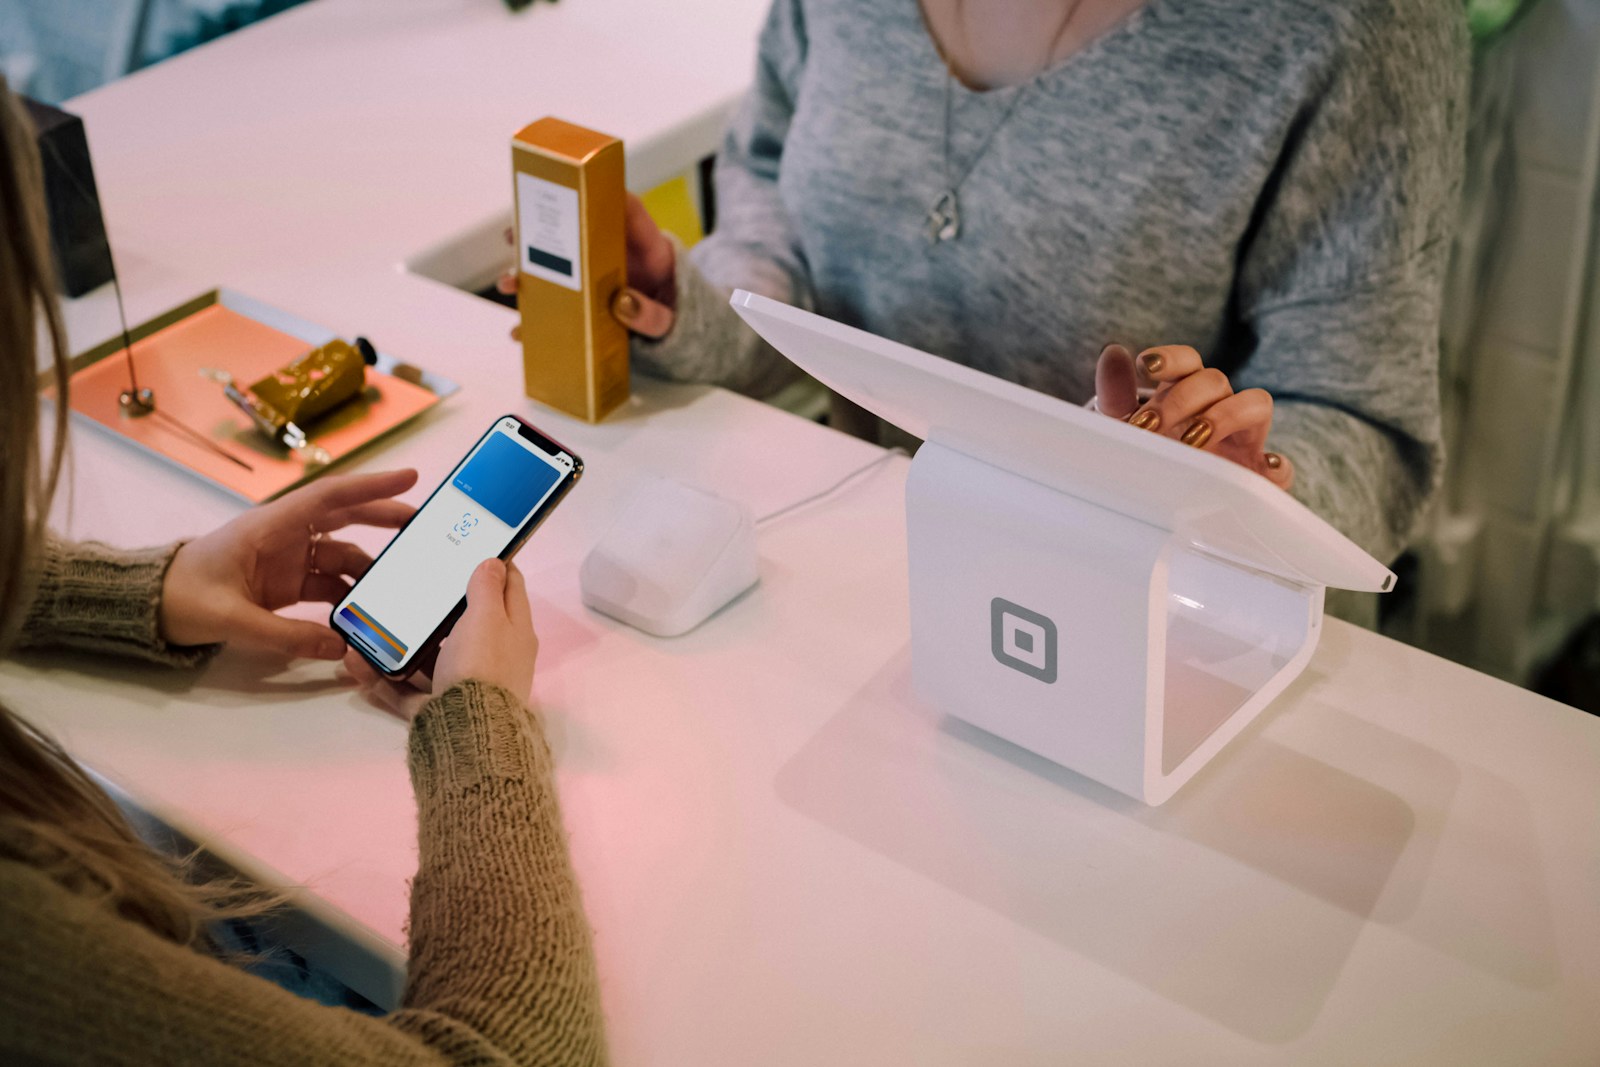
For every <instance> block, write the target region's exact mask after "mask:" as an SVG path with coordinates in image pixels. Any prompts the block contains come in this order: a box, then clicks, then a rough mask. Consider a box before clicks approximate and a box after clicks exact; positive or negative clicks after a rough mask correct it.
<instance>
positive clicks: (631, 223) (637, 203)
mask: <svg viewBox="0 0 1600 1067" xmlns="http://www.w3.org/2000/svg"><path fill="white" fill-rule="evenodd" d="M624 210H625V214H624V215H623V229H624V231H625V232H626V234H627V257H628V284H629V285H631V286H633V287H634V288H636V289H642V290H644V291H645V292H648V293H651V294H654V295H660V293H661V292H662V291H663V289H665V287H667V286H668V285H669V284H670V283H671V282H672V279H673V274H674V272H675V268H676V266H677V264H676V262H675V261H674V257H673V252H672V242H670V241H668V240H667V238H666V236H665V235H664V234H662V232H661V227H660V226H658V225H656V220H655V219H653V218H651V216H650V211H649V209H648V208H646V207H645V206H644V201H643V200H640V199H639V198H638V197H637V196H634V195H633V194H631V193H630V194H629V195H628V200H627V207H626V208H625V209H624Z"/></svg>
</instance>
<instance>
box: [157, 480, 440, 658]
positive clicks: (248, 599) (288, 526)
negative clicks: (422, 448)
mask: <svg viewBox="0 0 1600 1067" xmlns="http://www.w3.org/2000/svg"><path fill="white" fill-rule="evenodd" d="M416 482H417V472H416V471H413V470H398V471H386V472H384V473H382V474H341V475H332V476H329V477H326V478H323V479H321V480H319V481H317V482H314V483H312V484H311V485H308V486H305V487H303V488H300V489H296V490H295V491H294V492H292V493H289V494H287V495H286V496H284V497H283V498H281V499H279V500H275V501H273V502H272V503H270V504H263V505H262V506H261V507H258V508H252V509H251V510H249V511H247V512H245V513H244V514H243V515H240V516H239V517H238V518H236V519H234V520H233V521H232V522H229V523H227V524H226V525H224V526H222V527H219V528H218V529H216V530H213V531H212V532H211V533H209V534H206V535H205V536H204V537H201V538H199V539H198V540H194V541H190V542H189V543H188V544H186V545H184V546H183V547H182V548H180V549H178V553H177V555H176V556H174V557H173V559H172V565H171V566H170V567H168V568H167V576H166V579H165V580H164V581H163V583H162V586H161V604H160V607H159V609H158V612H157V618H158V621H159V624H160V627H161V636H162V637H164V638H165V639H166V640H167V641H169V642H171V643H172V644H175V645H208V644H214V643H218V642H227V643H229V644H232V645H237V646H240V647H244V648H252V649H261V650H266V651H271V652H279V653H283V654H285V655H290V656H307V657H310V658H313V659H330V660H332V659H339V658H340V657H342V656H343V655H344V650H345V643H344V639H343V638H341V637H340V636H339V635H338V634H336V633H334V632H333V631H332V630H331V629H329V628H328V627H327V626H326V625H325V624H323V623H316V622H306V621H303V620H300V619H286V618H284V617H283V616H281V615H277V614H274V613H275V612H276V611H277V610H278V609H279V608H285V607H288V606H289V605H290V604H296V603H299V602H300V601H303V600H309V601H322V602H325V603H329V604H336V603H338V602H339V601H340V600H342V599H344V595H345V594H346V593H347V592H349V590H350V585H351V580H352V579H355V578H359V577H360V576H361V575H362V574H363V573H365V572H366V569H367V568H368V567H369V566H371V565H372V557H370V556H368V555H367V554H366V552H364V551H363V550H362V549H360V548H358V547H357V546H355V545H353V544H350V543H349V542H347V541H336V540H333V539H331V538H329V537H327V536H326V535H327V534H329V533H332V532H333V531H335V530H340V529H343V528H344V527H346V526H352V525H362V526H380V527H384V528H386V529H397V528H399V527H400V526H403V525H405V523H406V520H408V519H410V518H411V516H412V514H413V512H415V511H416V509H415V508H413V507H412V506H411V505H410V504H405V503H402V502H400V501H398V500H394V499H391V498H392V497H394V496H397V495H398V494H400V493H403V492H405V491H406V490H407V489H410V488H411V487H412V486H413V485H415V484H416Z"/></svg>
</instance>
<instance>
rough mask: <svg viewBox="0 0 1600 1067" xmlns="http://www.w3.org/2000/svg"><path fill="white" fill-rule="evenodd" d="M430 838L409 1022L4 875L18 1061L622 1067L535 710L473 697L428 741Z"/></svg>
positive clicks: (418, 766)
mask: <svg viewBox="0 0 1600 1067" xmlns="http://www.w3.org/2000/svg"><path fill="white" fill-rule="evenodd" d="M410 763H411V773H412V779H413V782H414V783H415V788H416V795H417V805H418V809H419V816H420V823H421V833H420V837H419V845H420V847H419V853H420V855H419V861H418V863H419V866H418V871H417V877H416V880H415V882H414V883H413V889H412V908H411V941H412V948H411V964H410V968H409V973H408V981H407V986H406V992H405V1002H404V1006H403V1007H402V1008H401V1009H400V1010H399V1011H396V1012H394V1013H393V1014H391V1015H389V1016H388V1017H386V1018H382V1019H377V1018H372V1017H369V1016H365V1015H360V1014H357V1013H355V1012H351V1011H347V1010H344V1009H341V1008H330V1007H324V1006H322V1005H319V1004H315V1003H313V1002H311V1001H308V1000H303V999H301V998H299V997H297V996H295V995H293V994H292V993H289V992H287V991H286V990H283V989H281V988H279V987H278V986H275V985H273V984H271V983H269V982H267V981H265V980H263V979H260V978H257V977H255V976H253V975H250V974H247V973H245V972H243V971H240V970H238V969H236V968H233V967H230V966H228V965H226V964H224V963H221V962H218V961H217V960H215V959H212V958H210V957H208V956H204V955H202V954H200V953H198V952H195V951H193V950H191V949H188V948H185V947H183V946H180V945H176V944H173V943H172V942H170V941H167V940H165V939H163V938H161V937H158V936H157V935H156V934H154V933H152V932H151V931H150V930H148V929H147V928H145V927H143V926H141V925H138V924H136V923H133V922H130V921H128V920H127V919H123V918H120V917H119V916H117V915H116V914H115V913H114V911H113V910H112V909H110V908H108V907H106V906H105V905H103V904H101V903H99V902H97V901H94V900H91V899H89V898H87V897H84V896H80V895H78V894H76V893H73V892H70V891H68V890H66V889H63V888H62V887H61V886H59V885H58V884H57V883H55V882H53V881H52V880H50V878H49V877H48V876H46V875H45V874H43V873H42V872H40V871H38V870H36V869H35V868H32V867H30V866H27V865H26V864H23V863H17V862H10V861H0V956H3V958H4V959H5V960H6V961H7V963H6V966H5V967H3V968H0V1061H4V1062H26V1063H33V1062H52V1063H56V1062H60V1063H89V1062H96V1063H98V1062H108V1063H111V1062H115V1063H206V1064H214V1065H217V1067H232V1065H235V1064H237V1065H241V1067H242V1065H245V1064H262V1065H274V1064H291V1063H292V1064H303V1063H328V1064H351V1065H357V1064H373V1065H377V1064H384V1065H394V1067H409V1065H413V1064H417V1065H421V1064H437V1065H448V1064H469V1063H470V1064H550V1065H579V1064H583V1065H587V1064H599V1063H604V1062H605V1060H606V1049H605V1039H604V1031H603V1028H602V1019H601V1013H600V1003H599V994H598V983H597V980H596V977H595V968H594V960H593V955H592V951H591V949H590V943H589V933H588V927H587V925H586V924H585V921H584V918H583V913H582V910H581V906H580V904H579V900H578V891H577V886H576V883H575V881H574V879H573V875H572V871H571V868H570V865H569V863H568V860H567V854H566V845H565V840H564V837H563V834H562V829H561V822H560V811H559V809H558V808H557V805H556V799H555V789H554V782H553V779H552V775H551V766H550V755H549V751H548V749H547V748H546V746H545V743H544V741H543V739H542V737H540V736H539V734H538V731H537V727H536V726H535V724H534V722H533V720H532V718H531V717H530V716H529V714H528V712H527V710H526V709H525V708H524V707H523V705H522V703H521V702H520V701H518V700H516V699H515V698H514V697H512V696H511V694H509V693H507V692H506V691H504V690H502V689H498V688H495V687H493V686H489V685H484V684H481V683H476V682H468V683H466V684H463V685H459V686H455V687H453V688H451V689H448V690H446V691H445V692H444V693H442V694H441V695H440V696H438V697H437V698H435V699H434V700H432V701H430V702H429V704H428V705H427V706H426V707H425V709H424V710H423V711H422V713H421V714H420V715H418V717H417V720H416V722H415V724H414V725H413V727H412V735H411V744H410Z"/></svg>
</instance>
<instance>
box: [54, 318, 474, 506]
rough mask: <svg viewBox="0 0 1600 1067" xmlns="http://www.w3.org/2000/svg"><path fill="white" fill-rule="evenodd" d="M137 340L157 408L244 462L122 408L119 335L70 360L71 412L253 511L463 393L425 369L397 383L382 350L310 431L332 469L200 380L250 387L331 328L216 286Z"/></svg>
mask: <svg viewBox="0 0 1600 1067" xmlns="http://www.w3.org/2000/svg"><path fill="white" fill-rule="evenodd" d="M129 332H130V334H131V335H132V337H133V358H134V362H135V365H136V367H137V369H138V372H139V384H140V385H141V386H149V387H150V388H152V389H153V390H155V397H156V408H157V410H158V411H160V412H162V413H163V416H171V417H172V418H175V419H177V420H179V421H180V422H182V423H183V424H184V425H185V426H187V427H189V428H190V429H191V430H194V431H197V432H198V433H200V434H203V435H204V436H205V437H206V438H207V439H209V440H210V441H211V442H213V443H214V444H215V445H216V446H217V447H219V448H221V449H222V450H224V451H225V452H227V453H228V454H229V455H230V456H233V457H234V458H235V459H236V460H238V461H239V462H237V463H236V462H231V461H229V460H227V459H224V458H223V457H221V456H219V455H217V453H216V452H215V451H213V450H212V449H209V448H207V447H205V446H204V445H202V444H200V443H199V442H198V441H195V440H193V439H192V438H191V437H190V436H189V435H188V434H186V433H184V432H183V431H182V430H179V429H177V428H175V427H174V426H172V424H171V422H170V421H169V420H168V419H167V418H166V417H163V416H156V415H144V416H137V417H136V416H133V415H130V414H128V413H127V412H125V411H124V410H123V409H122V406H121V405H120V403H119V402H118V397H119V396H120V395H121V394H122V391H123V390H125V389H127V388H128V365H127V360H126V358H125V357H124V355H123V351H122V350H123V340H122V337H121V336H120V335H118V336H117V337H114V338H113V339H111V340H110V341H107V342H106V343H105V344H103V345H100V346H99V347H97V348H95V349H92V350H90V351H89V352H85V353H83V354H82V355H80V356H78V357H77V358H75V359H74V360H73V367H74V372H73V375H72V383H71V386H70V397H71V407H72V411H73V413H74V414H76V415H79V416H81V417H82V418H84V419H86V420H88V421H89V422H90V423H91V424H92V425H94V426H97V427H99V428H101V429H103V430H106V431H108V432H110V433H112V434H115V435H116V436H117V437H119V438H121V439H122V440H124V441H126V442H128V443H130V444H132V445H133V446H134V447H136V448H140V449H142V450H144V451H146V452H149V453H151V454H152V455H155V456H157V457H159V458H161V459H164V460H166V461H167V462H169V463H172V464H175V465H176V466H179V467H182V468H183V469H184V470H187V471H189V472H190V473H192V474H197V475H199V476H200V477H202V478H204V479H206V480H207V481H209V482H213V483H215V484H216V485H219V486H221V487H222V488H223V489H226V490H227V491H228V492H230V493H233V494H235V495H236V496H240V497H243V498H244V499H245V500H248V501H250V502H251V503H257V504H259V503H261V502H262V501H264V500H270V499H272V498H273V497H275V496H277V495H279V494H280V493H284V492H287V491H288V490H289V489H292V488H293V487H295V486H296V485H299V484H300V483H301V482H304V481H307V480H309V479H310V478H314V477H315V476H316V475H318V474H320V473H321V472H322V471H325V470H328V469H329V467H330V466H333V465H335V464H337V463H338V462H339V461H340V460H342V459H344V458H345V457H346V456H349V455H350V454H352V453H354V452H356V451H358V450H359V449H362V448H364V447H366V446H367V445H369V444H371V443H372V442H373V441H375V440H377V439H378V438H379V437H382V436H383V435H384V434H386V433H388V432H389V431H391V430H393V429H395V428H396V427H398V426H401V425H403V424H404V423H406V422H408V421H410V420H411V419H413V418H415V417H416V416H418V415H420V414H421V413H422V412H424V411H426V410H427V409H428V408H430V407H432V406H433V405H434V404H437V403H438V402H439V400H440V399H441V398H443V397H445V396H449V395H450V394H451V393H453V392H455V391H456V390H457V389H458V388H460V387H459V386H458V385H457V384H456V383H455V382H452V381H449V380H448V379H444V378H441V377H439V376H437V375H434V374H429V373H426V372H423V373H420V374H410V375H408V377H414V378H415V380H416V381H418V382H420V384H413V383H412V381H403V380H401V379H400V378H396V377H395V376H394V375H393V373H392V372H393V371H394V370H395V368H396V366H397V364H396V361H395V360H394V358H393V357H391V356H386V355H385V354H384V353H382V352H379V353H378V362H377V364H376V365H375V366H371V367H368V368H367V375H366V377H367V385H366V389H365V390H364V392H363V393H362V395H361V396H359V397H357V398H355V399H354V400H352V401H350V403H348V404H345V405H343V406H342V407H340V408H339V409H338V410H336V411H333V412H330V413H329V414H328V415H326V416H325V417H323V418H322V419H319V420H317V421H316V422H315V423H313V424H312V425H311V426H309V427H306V430H307V434H308V436H309V437H310V438H311V440H312V441H313V442H314V443H316V444H318V445H321V446H322V447H323V448H325V449H327V451H328V452H329V454H330V455H332V457H333V464H329V465H328V466H322V467H316V466H308V465H307V464H306V463H305V462H304V461H303V460H302V459H301V458H300V456H299V455H298V454H296V453H294V452H292V451H290V450H289V449H287V448H284V447H282V446H281V445H277V444H275V443H273V442H271V441H269V440H268V439H267V438H266V437H265V436H263V435H262V434H261V433H260V432H259V431H257V430H256V429H255V428H254V427H253V426H252V425H251V423H250V420H249V419H248V418H246V417H245V414H244V413H243V412H242V411H240V410H239V409H238V408H236V407H234V406H233V404H232V403H230V402H229V401H228V399H227V398H226V397H225V396H223V395H222V386H220V385H218V384H217V383H216V382H214V381H210V380H208V379H206V378H203V377H201V375H200V370H201V368H202V367H220V368H222V369H224V370H227V371H230V372H231V373H232V374H233V376H234V379H235V380H236V381H239V382H252V381H255V380H257V379H258V378H262V377H265V376H266V375H267V374H269V373H270V372H271V371H273V370H275V369H276V368H278V367H281V366H283V365H284V364H285V363H288V362H289V361H290V360H292V359H294V358H295V357H296V356H298V355H300V354H301V353H303V352H305V351H306V349H308V348H311V347H314V346H316V345H321V344H324V343H326V342H327V341H330V340H332V339H333V338H334V337H335V336H336V335H335V334H334V333H333V332H332V331H330V330H326V329H323V328H322V327H319V326H315V325H313V324H311V323H309V322H306V321H304V320H302V319H297V318H295V317H294V316H292V315H289V314H287V313H286V312H282V311H279V310H277V309H276V308H272V307H268V306H267V305H265V304H262V303H260V302H259V301H255V300H251V299H250V298H249V297H245V296H242V295H240V294H238V293H234V292H231V291H229V290H227V289H214V290H212V291H211V292H209V293H206V294H204V295H203V296H200V297H197V298H196V299H194V300H191V301H189V302H188V303H187V304H184V305H182V306H181V307H177V308H173V309H172V310H171V311H168V312H166V313H165V314H162V315H158V316H156V317H155V318H153V319H151V320H150V321H149V322H145V323H141V324H140V325H139V326H138V327H137V328H135V329H133V330H130V331H129ZM241 464H242V465H241ZM247 467H248V469H246V468H247Z"/></svg>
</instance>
